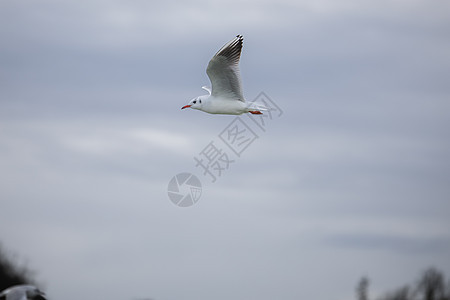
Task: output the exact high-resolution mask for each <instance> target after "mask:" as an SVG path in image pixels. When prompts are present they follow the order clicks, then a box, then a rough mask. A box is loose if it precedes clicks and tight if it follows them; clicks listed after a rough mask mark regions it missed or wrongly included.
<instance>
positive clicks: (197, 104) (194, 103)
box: [181, 96, 208, 109]
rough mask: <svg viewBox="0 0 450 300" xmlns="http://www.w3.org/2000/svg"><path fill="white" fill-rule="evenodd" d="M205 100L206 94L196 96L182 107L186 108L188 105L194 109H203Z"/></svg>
mask: <svg viewBox="0 0 450 300" xmlns="http://www.w3.org/2000/svg"><path fill="white" fill-rule="evenodd" d="M206 97H208V96H206ZM204 100H205V96H199V97H196V98H194V99H192V100H191V101H189V104H188V105H185V106H183V107H182V108H181V109H185V108H188V107H190V108H193V109H201V108H202V105H203V102H204Z"/></svg>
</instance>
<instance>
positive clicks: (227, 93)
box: [181, 35, 267, 115]
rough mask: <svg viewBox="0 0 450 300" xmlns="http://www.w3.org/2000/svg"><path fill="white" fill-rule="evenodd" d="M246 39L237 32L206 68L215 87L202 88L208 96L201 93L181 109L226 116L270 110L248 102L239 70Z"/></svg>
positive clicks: (259, 113)
mask: <svg viewBox="0 0 450 300" xmlns="http://www.w3.org/2000/svg"><path fill="white" fill-rule="evenodd" d="M243 41H244V38H243V37H242V35H237V36H236V37H235V38H234V39H232V40H231V41H229V42H228V43H227V44H225V46H223V47H222V48H221V49H220V50H219V51H218V52H217V53H216V54H215V55H214V56H213V58H212V59H211V60H210V61H209V64H208V67H207V68H206V74H208V77H209V80H210V81H211V85H212V88H209V87H206V86H203V87H202V88H203V89H204V90H206V91H208V93H209V95H203V96H198V97H196V98H194V99H192V100H191V101H190V102H189V104H188V105H185V106H183V107H182V108H181V109H185V108H188V107H189V108H193V109H198V110H201V111H204V112H207V113H210V114H225V115H241V114H243V113H251V114H255V115H261V114H262V112H261V111H264V110H267V109H266V108H265V107H264V106H261V105H258V104H254V103H247V102H245V99H244V96H243V93H242V83H241V75H240V72H239V58H240V57H241V51H242V44H243Z"/></svg>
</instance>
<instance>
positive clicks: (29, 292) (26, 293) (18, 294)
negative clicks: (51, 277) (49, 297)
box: [0, 284, 45, 300]
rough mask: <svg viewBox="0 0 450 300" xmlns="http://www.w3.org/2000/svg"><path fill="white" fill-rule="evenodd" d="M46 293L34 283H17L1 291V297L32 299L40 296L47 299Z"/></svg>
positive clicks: (8, 299)
mask: <svg viewBox="0 0 450 300" xmlns="http://www.w3.org/2000/svg"><path fill="white" fill-rule="evenodd" d="M44 296H45V294H44V293H43V292H41V291H40V290H39V289H38V288H37V287H35V286H33V285H26V284H22V285H15V286H12V287H10V288H7V289H6V290H4V291H2V292H1V293H0V298H2V297H5V299H6V300H30V299H36V298H38V297H40V299H45V297H44Z"/></svg>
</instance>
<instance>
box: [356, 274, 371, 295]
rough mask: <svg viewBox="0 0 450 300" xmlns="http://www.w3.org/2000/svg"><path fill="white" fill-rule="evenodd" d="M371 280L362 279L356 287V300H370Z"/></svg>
mask: <svg viewBox="0 0 450 300" xmlns="http://www.w3.org/2000/svg"><path fill="white" fill-rule="evenodd" d="M368 294H369V279H368V278H367V277H362V278H361V280H360V281H359V283H358V285H357V286H356V299H357V300H368V299H369V296H368Z"/></svg>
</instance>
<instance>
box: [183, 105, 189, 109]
mask: <svg viewBox="0 0 450 300" xmlns="http://www.w3.org/2000/svg"><path fill="white" fill-rule="evenodd" d="M188 107H191V106H190V105H185V106H183V107H182V108H181V109H185V108H188Z"/></svg>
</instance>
